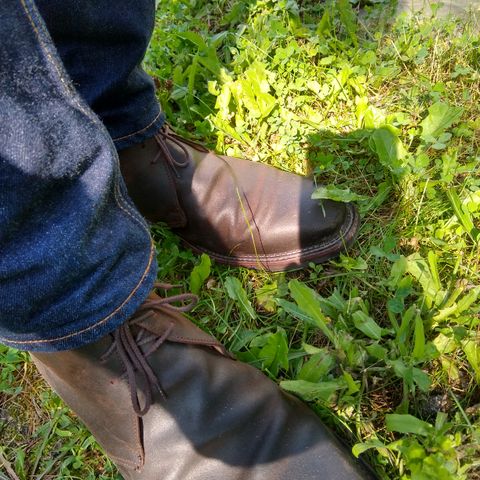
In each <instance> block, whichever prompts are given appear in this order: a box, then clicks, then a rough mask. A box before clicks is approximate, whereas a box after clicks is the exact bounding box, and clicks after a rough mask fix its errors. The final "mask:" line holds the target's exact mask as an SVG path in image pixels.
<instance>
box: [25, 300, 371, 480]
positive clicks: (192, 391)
mask: <svg viewBox="0 0 480 480" xmlns="http://www.w3.org/2000/svg"><path fill="white" fill-rule="evenodd" d="M176 298H177V300H178V299H179V297H176ZM183 298H185V296H183ZM180 299H182V296H180ZM171 301H172V299H162V298H160V297H158V296H157V295H156V294H151V295H150V297H149V298H148V299H147V301H146V302H145V303H144V304H143V305H142V306H141V308H140V309H139V310H138V311H137V312H136V314H135V315H134V316H133V317H132V318H131V319H130V320H129V321H128V322H126V323H125V324H124V325H122V326H121V327H120V328H119V329H117V330H116V331H115V332H114V333H113V334H110V335H107V336H106V337H104V338H102V339H101V340H99V341H98V342H96V343H94V344H92V345H89V346H86V347H82V348H79V349H76V350H70V351H65V352H58V353H35V354H32V357H33V360H34V362H35V363H36V365H37V367H38V369H39V370H40V372H41V373H42V375H43V376H44V377H45V379H46V380H47V381H48V382H49V383H50V385H51V386H52V387H53V388H54V389H55V390H56V391H57V392H58V394H59V395H60V396H61V397H62V398H63V399H64V400H65V402H66V403H67V404H68V405H69V406H70V407H71V408H72V409H73V410H74V411H75V412H76V413H77V415H78V416H79V417H80V419H82V420H83V421H84V422H85V424H86V425H87V426H88V427H89V429H90V430H91V431H92V433H93V435H94V436H95V437H96V438H97V440H98V441H99V443H100V444H101V445H102V446H103V448H104V449H105V450H106V452H107V454H108V455H109V456H110V457H111V459H112V460H113V461H114V462H115V463H116V464H117V465H118V468H119V469H120V472H121V473H122V475H123V476H124V478H125V479H127V480H160V479H161V480H215V479H218V480H319V479H321V480H334V479H335V480H347V479H348V480H359V479H366V478H374V477H373V476H371V474H370V473H368V472H366V471H364V470H363V467H362V465H360V464H358V463H356V462H355V461H354V460H353V458H352V457H351V455H350V454H349V453H347V452H346V451H345V450H344V449H343V448H342V447H341V446H340V445H339V444H338V443H337V442H336V440H335V439H334V438H333V437H332V436H331V435H330V434H329V432H328V431H327V430H326V429H325V427H324V426H323V425H322V423H321V422H320V420H319V419H318V417H317V416H316V415H315V414H314V413H313V412H312V411H311V410H310V409H309V408H307V407H306V406H305V405H304V404H302V403H301V402H300V401H299V400H297V399H296V398H294V397H292V396H290V395H287V394H285V393H283V392H282V391H281V390H280V389H279V388H278V386H277V385H276V384H275V383H273V382H272V381H270V380H269V379H268V378H266V377H265V376H264V375H263V374H262V373H260V372H259V371H258V370H256V369H255V368H253V367H250V366H248V365H245V364H242V363H240V362H236V361H234V360H232V359H231V358H230V356H229V355H228V353H227V352H226V351H225V349H224V347H223V346H222V345H221V344H220V343H219V342H218V341H216V340H215V339H214V338H212V337H211V336H209V335H208V334H206V333H204V332H203V331H201V330H199V329H198V328H197V327H195V326H194V325H193V324H192V323H191V322H190V321H188V320H187V319H186V318H185V317H184V316H183V315H182V314H181V313H180V312H179V311H178V309H177V310H176V309H175V307H172V306H171V304H170V302H171Z"/></svg>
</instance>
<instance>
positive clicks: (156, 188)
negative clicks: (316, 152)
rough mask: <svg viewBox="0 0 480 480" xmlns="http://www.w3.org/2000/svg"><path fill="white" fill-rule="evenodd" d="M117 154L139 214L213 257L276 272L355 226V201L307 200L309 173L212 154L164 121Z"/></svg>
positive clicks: (346, 236)
mask: <svg viewBox="0 0 480 480" xmlns="http://www.w3.org/2000/svg"><path fill="white" fill-rule="evenodd" d="M119 156H120V166H121V170H122V174H123V177H124V179H125V182H126V184H127V188H128V191H129V194H130V196H131V198H132V199H133V201H134V202H135V204H136V205H137V207H138V209H139V210H140V212H141V213H142V214H143V215H144V216H145V217H146V218H147V219H148V220H150V221H151V222H165V223H167V224H168V225H169V226H170V227H171V228H173V229H174V231H175V233H176V234H178V235H179V236H180V237H181V239H182V240H183V241H184V242H185V244H186V245H187V246H189V247H190V248H191V249H192V250H194V251H195V252H199V253H200V252H205V253H207V254H208V255H209V256H210V257H211V258H212V259H214V260H216V261H217V262H219V263H225V264H228V265H234V266H240V265H241V266H245V267H249V268H259V269H265V270H270V271H281V270H287V269H292V268H298V267H301V266H304V265H307V264H308V263H309V262H317V263H318V262H323V261H326V260H328V259H329V258H331V257H334V256H335V255H337V254H338V253H339V252H340V251H342V250H343V249H344V248H345V247H346V246H347V245H349V244H350V243H351V242H352V240H353V238H354V236H355V233H356V231H357V229H358V223H359V219H358V214H357V212H356V209H355V207H354V206H353V205H351V204H347V203H340V202H333V201H330V200H325V201H323V202H322V203H321V204H320V203H319V202H318V201H315V200H312V199H311V196H312V193H313V191H314V184H313V182H312V181H311V180H310V179H308V178H306V177H301V176H299V175H294V174H292V173H287V172H282V171H280V170H278V169H275V168H273V167H269V166H267V165H263V164H261V163H255V162H250V161H246V160H240V159H238V158H233V157H225V156H219V155H216V154H214V153H213V152H211V151H209V150H207V149H206V148H204V147H202V146H201V145H198V144H196V143H194V142H190V141H188V140H185V139H183V138H181V137H179V136H178V135H176V134H175V133H173V132H172V131H171V130H170V129H169V128H168V127H166V126H165V127H164V128H163V129H162V130H161V131H160V132H159V133H158V134H157V135H156V136H155V137H154V138H152V139H150V140H148V141H146V142H145V143H143V144H141V145H136V146H134V147H130V148H128V149H126V150H123V151H121V152H120V154H119Z"/></svg>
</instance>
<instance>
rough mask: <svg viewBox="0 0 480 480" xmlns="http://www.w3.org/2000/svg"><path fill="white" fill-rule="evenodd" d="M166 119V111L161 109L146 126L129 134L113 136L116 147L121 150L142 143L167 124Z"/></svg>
mask: <svg viewBox="0 0 480 480" xmlns="http://www.w3.org/2000/svg"><path fill="white" fill-rule="evenodd" d="M165 120H166V119H165V113H163V112H162V111H161V110H159V111H158V112H157V114H156V115H155V117H154V119H153V120H151V121H150V122H149V123H148V124H147V125H146V126H145V127H143V128H140V129H138V130H136V131H134V132H132V133H130V134H128V135H123V136H121V137H116V138H113V143H114V145H115V148H116V149H117V150H118V151H120V150H123V149H124V148H128V147H131V146H133V145H136V144H138V143H142V142H143V141H145V140H147V139H148V138H151V137H153V136H154V135H155V134H156V133H157V132H158V131H159V130H160V129H161V128H162V126H163V125H164V124H165Z"/></svg>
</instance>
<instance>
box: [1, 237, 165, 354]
mask: <svg viewBox="0 0 480 480" xmlns="http://www.w3.org/2000/svg"><path fill="white" fill-rule="evenodd" d="M156 277H157V263H156V255H155V246H154V245H153V242H152V244H151V248H150V252H149V257H148V259H147V265H146V267H145V269H144V271H143V272H142V275H141V277H140V278H139V279H137V280H136V283H135V285H134V286H133V288H131V289H130V290H129V291H128V293H127V294H126V296H125V298H124V300H123V301H122V302H121V303H120V304H119V305H116V306H115V308H113V309H112V311H111V312H110V313H109V314H108V315H106V316H104V317H103V318H100V319H92V320H93V321H92V323H91V324H90V325H87V326H83V327H82V328H81V329H80V330H74V331H71V332H67V333H64V334H62V335H57V336H53V337H51V338H41V339H35V340H33V339H29V340H20V339H15V338H5V337H3V338H0V343H2V344H4V345H7V346H8V347H12V348H17V349H19V350H27V351H30V352H52V353H53V352H58V351H62V350H72V349H74V348H80V347H83V346H85V345H88V344H90V343H94V342H96V341H97V340H100V339H101V338H102V337H104V336H105V335H107V334H109V333H110V332H113V331H114V330H115V329H116V328H118V327H119V326H120V325H122V324H123V323H124V322H126V321H127V320H128V319H129V318H130V317H131V316H132V315H133V314H134V313H135V312H136V311H137V310H138V308H139V307H140V305H141V304H142V303H143V302H144V301H145V299H146V298H147V296H148V294H149V293H150V292H151V291H152V288H153V284H154V282H155V279H156Z"/></svg>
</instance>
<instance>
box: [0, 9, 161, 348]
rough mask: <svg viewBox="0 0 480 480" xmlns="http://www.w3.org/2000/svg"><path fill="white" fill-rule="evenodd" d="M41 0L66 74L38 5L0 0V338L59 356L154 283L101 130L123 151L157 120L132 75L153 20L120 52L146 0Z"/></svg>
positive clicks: (148, 92)
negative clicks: (57, 38)
mask: <svg viewBox="0 0 480 480" xmlns="http://www.w3.org/2000/svg"><path fill="white" fill-rule="evenodd" d="M41 3H42V7H43V10H44V12H43V13H44V15H45V17H46V18H49V19H50V21H51V20H52V15H53V14H54V12H53V11H51V10H50V8H54V7H55V5H56V6H57V8H59V9H60V10H62V11H63V14H62V15H61V22H58V23H57V28H58V30H59V31H61V32H63V35H66V36H67V37H68V35H69V34H70V35H71V38H68V39H65V38H64V39H63V40H61V41H58V42H57V46H58V47H59V50H60V52H61V55H62V57H63V60H64V62H65V65H67V66H68V68H69V71H70V73H71V75H70V76H69V75H68V73H67V71H66V69H65V66H64V63H63V62H62V60H61V58H60V56H59V53H58V50H57V48H56V47H55V45H54V42H53V41H52V38H51V36H50V34H49V31H48V29H47V27H46V24H45V22H44V20H43V18H42V15H41V14H40V13H39V10H38V9H37V7H36V5H35V2H34V1H33V0H2V1H1V2H0V343H3V344H6V345H10V346H13V347H17V348H21V349H24V350H31V351H56V350H65V349H71V348H75V347H79V346H81V345H84V344H86V343H89V342H93V341H95V340H96V339H98V338H99V337H101V336H103V335H105V334H106V333H108V332H110V331H112V330H114V329H115V328H116V327H117V326H119V325H120V324H122V323H123V322H124V321H125V320H126V319H127V318H128V317H129V316H130V315H131V314H132V313H133V312H134V311H135V310H136V309H137V308H138V306H139V305H140V304H141V302H142V301H143V300H144V299H145V298H146V296H147V294H148V292H149V291H150V289H151V287H152V284H153V281H154V279H155V276H156V262H155V250H154V247H153V244H152V241H151V237H150V233H149V229H148V226H147V224H146V223H145V221H144V219H143V218H142V217H141V215H140V214H139V213H138V212H137V210H136V209H135V207H134V205H133V204H132V202H131V201H130V199H129V198H128V196H127V193H126V189H125V185H124V183H123V180H122V177H121V174H120V170H119V164H118V156H117V152H116V149H115V145H114V142H113V141H112V136H113V137H115V138H116V142H117V147H122V146H128V145H129V144H131V143H134V142H135V141H140V140H142V139H143V138H145V137H146V136H149V135H152V134H153V133H154V132H155V130H156V129H158V128H159V126H160V125H161V122H162V121H163V119H161V114H160V113H159V108H158V105H157V103H156V102H155V101H154V99H153V97H152V95H153V88H152V86H151V83H149V82H150V81H149V80H148V79H146V77H144V74H143V72H141V70H140V69H139V68H138V62H139V58H138V57H139V54H141V53H142V52H143V49H144V48H145V46H146V42H147V41H148V36H149V32H150V30H151V28H152V24H151V19H150V21H149V22H148V21H147V22H145V25H143V26H139V25H138V24H136V25H131V29H130V31H131V32H132V33H131V36H129V35H130V34H129V33H126V38H127V40H126V43H124V44H123V45H122V46H121V47H120V46H119V45H118V43H119V41H120V40H119V37H118V36H119V35H120V33H121V32H124V31H126V30H127V31H128V30H129V27H127V26H126V25H125V24H126V23H128V24H129V22H130V21H127V20H126V19H127V18H129V16H130V18H134V19H135V22H134V23H136V22H140V20H141V19H143V18H146V16H147V13H146V12H147V10H148V11H150V12H152V11H153V0H149V1H148V2H147V1H145V2H143V1H136V2H133V3H134V7H132V12H130V11H128V12H127V10H129V9H127V8H126V7H125V4H126V3H127V2H124V1H118V0H117V1H116V2H113V3H112V2H107V1H106V0H105V1H101V0H91V1H90V0H88V1H82V2H80V1H65V0H58V1H57V0H49V1H47V0H45V1H42V2H41ZM77 3H78V4H81V5H85V9H84V10H83V14H82V13H81V12H80V10H81V9H80V7H78V6H76V4H77ZM107 3H108V5H107ZM128 3H130V4H132V2H128ZM143 3H145V6H143V7H139V11H138V12H137V13H138V17H137V16H136V15H137V13H135V11H136V9H137V6H138V5H140V4H143ZM122 4H123V8H122ZM147 4H148V8H147ZM63 5H67V7H68V8H65V9H64V8H63ZM60 7H62V8H60ZM94 9H95V10H96V12H95V14H94V12H93V10H94ZM100 9H101V12H100V11H99V10H100ZM67 10H69V11H68V12H67ZM87 10H88V12H87ZM57 11H58V10H57ZM114 12H115V14H114ZM132 14H133V15H132ZM117 15H118V16H117ZM94 17H102V18H103V20H99V19H98V18H96V20H95V21H94ZM86 19H88V20H89V21H88V22H87V20H86ZM83 20H85V22H86V24H85V30H82V24H81V21H83ZM102 21H103V28H101V27H102ZM50 23H51V22H50ZM74 24H75V25H76V26H75V25H74ZM97 27H98V30H96V29H97ZM52 28H53V27H52ZM77 30H78V31H77ZM134 30H138V31H137V32H136V33H134ZM143 30H144V31H143ZM81 31H84V32H85V37H82V36H81ZM95 31H96V32H97V34H98V37H95V35H94V33H95ZM142 31H143V34H142V33H141V32H142ZM115 32H116V33H115ZM57 34H58V35H61V34H59V33H58V31H56V32H55V35H57ZM77 34H78V37H77ZM135 35H139V38H140V37H141V38H142V42H143V43H142V47H139V46H138V45H137V47H135V48H137V51H136V54H135V56H136V57H137V60H135V61H134V60H133V56H134V55H133V54H132V56H131V57H130V54H129V53H128V52H129V48H130V46H131V43H133V44H135V43H136V42H135V41H134V39H135V38H136V37H135ZM94 37H95V38H94ZM132 48H133V46H132ZM121 51H123V54H122V55H120V53H121ZM82 52H83V53H82ZM87 52H88V54H87ZM69 62H70V63H69ZM103 62H105V63H103ZM115 62H117V63H115ZM145 82H146V83H145ZM92 107H93V108H95V109H96V113H94V111H93V110H92ZM137 108H138V109H139V110H137ZM101 119H102V120H103V121H104V122H105V125H104V123H103V122H102V120H101Z"/></svg>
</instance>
